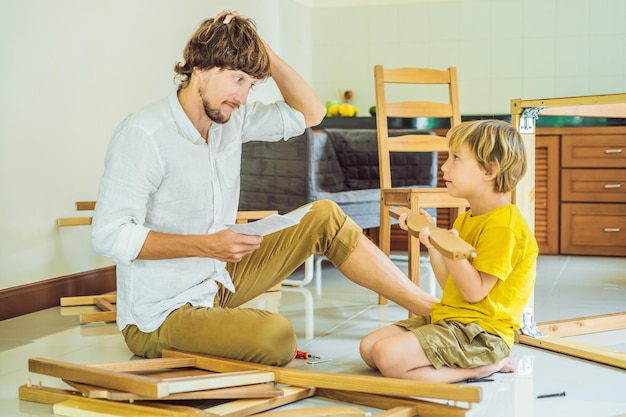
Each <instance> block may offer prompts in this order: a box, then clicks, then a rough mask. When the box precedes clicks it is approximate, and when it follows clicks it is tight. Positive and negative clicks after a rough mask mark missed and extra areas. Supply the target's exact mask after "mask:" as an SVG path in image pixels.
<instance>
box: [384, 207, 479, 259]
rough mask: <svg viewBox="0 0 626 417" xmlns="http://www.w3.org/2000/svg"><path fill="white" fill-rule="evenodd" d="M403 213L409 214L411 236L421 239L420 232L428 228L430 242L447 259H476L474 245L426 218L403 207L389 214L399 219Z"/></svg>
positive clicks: (408, 221) (392, 210)
mask: <svg viewBox="0 0 626 417" xmlns="http://www.w3.org/2000/svg"><path fill="white" fill-rule="evenodd" d="M403 213H407V214H408V216H407V219H406V223H407V226H408V228H409V234H410V235H411V236H414V237H416V238H419V234H420V230H421V229H422V228H424V227H428V228H429V229H430V242H431V243H432V244H433V246H434V247H435V248H436V249H437V250H438V251H439V252H441V254H442V255H443V256H445V257H446V258H450V259H471V258H475V257H476V249H474V247H473V246H472V245H470V244H469V243H467V242H466V241H464V240H463V239H461V238H460V237H458V236H455V235H453V234H452V233H450V232H449V231H448V230H446V229H442V228H440V227H437V226H435V225H433V224H431V223H430V222H429V221H428V219H427V218H426V216H423V215H421V214H419V213H416V212H414V211H411V210H409V209H407V208H401V207H399V208H395V209H391V210H389V214H390V215H391V217H393V218H394V219H398V218H399V217H400V215H401V214H403Z"/></svg>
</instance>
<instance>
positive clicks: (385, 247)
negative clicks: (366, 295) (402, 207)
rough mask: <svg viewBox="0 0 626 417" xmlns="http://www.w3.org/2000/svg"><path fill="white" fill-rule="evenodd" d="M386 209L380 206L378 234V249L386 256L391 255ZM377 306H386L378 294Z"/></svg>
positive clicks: (383, 299)
mask: <svg viewBox="0 0 626 417" xmlns="http://www.w3.org/2000/svg"><path fill="white" fill-rule="evenodd" d="M388 209H389V208H388V207H387V206H385V205H384V203H381V206H380V230H379V234H378V247H379V248H380V250H382V251H383V253H384V254H385V255H387V256H389V254H390V253H391V216H390V215H389V212H388ZM378 304H387V299H386V298H385V297H383V296H382V295H380V294H378Z"/></svg>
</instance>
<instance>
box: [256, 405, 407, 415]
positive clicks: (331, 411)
mask: <svg viewBox="0 0 626 417" xmlns="http://www.w3.org/2000/svg"><path fill="white" fill-rule="evenodd" d="M367 415H368V414H366V413H365V412H364V411H363V410H360V409H358V408H356V407H339V406H334V407H308V408H300V409H297V410H281V411H270V412H268V413H261V414H255V415H254V416H255V417H365V416H367ZM409 417H411V416H409Z"/></svg>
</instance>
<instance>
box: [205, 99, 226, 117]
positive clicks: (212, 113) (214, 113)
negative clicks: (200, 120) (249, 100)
mask: <svg viewBox="0 0 626 417" xmlns="http://www.w3.org/2000/svg"><path fill="white" fill-rule="evenodd" d="M202 106H203V107H204V112H205V113H206V115H207V117H208V118H209V119H211V120H212V121H214V122H215V123H226V122H227V121H228V119H230V117H226V116H224V115H223V114H222V113H221V112H220V111H219V109H216V108H213V107H211V103H209V101H208V100H206V99H205V98H204V97H202Z"/></svg>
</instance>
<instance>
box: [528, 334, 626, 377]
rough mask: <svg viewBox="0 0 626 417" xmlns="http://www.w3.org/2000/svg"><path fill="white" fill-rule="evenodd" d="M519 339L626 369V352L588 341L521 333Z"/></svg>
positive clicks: (558, 351)
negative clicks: (589, 343)
mask: <svg viewBox="0 0 626 417" xmlns="http://www.w3.org/2000/svg"><path fill="white" fill-rule="evenodd" d="M518 339H519V343H522V344H525V345H528V346H534V347H538V348H542V349H546V350H551V351H553V352H557V353H564V354H566V355H570V356H575V357H577V358H581V359H586V360H589V361H594V362H598V363H603V364H605V365H611V366H615V367H618V368H622V369H626V353H625V352H619V351H615V350H610V349H605V348H602V347H597V346H591V345H588V344H586V343H580V342H575V341H573V340H567V339H562V338H560V337H556V336H550V335H547V336H545V337H540V338H532V337H530V336H526V335H523V334H520V335H519V336H518Z"/></svg>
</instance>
